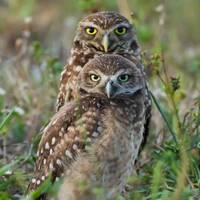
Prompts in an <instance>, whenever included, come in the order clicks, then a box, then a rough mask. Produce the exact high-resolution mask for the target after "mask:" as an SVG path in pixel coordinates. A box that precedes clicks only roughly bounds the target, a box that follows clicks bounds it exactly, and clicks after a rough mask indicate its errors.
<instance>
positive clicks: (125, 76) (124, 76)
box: [118, 74, 130, 83]
mask: <svg viewBox="0 0 200 200" xmlns="http://www.w3.org/2000/svg"><path fill="white" fill-rule="evenodd" d="M129 79H130V76H129V75H128V74H122V75H121V76H119V77H118V80H119V81H120V82H121V83H126V82H128V80H129Z"/></svg>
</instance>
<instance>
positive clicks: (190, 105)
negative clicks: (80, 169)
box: [0, 0, 200, 200]
mask: <svg viewBox="0 0 200 200" xmlns="http://www.w3.org/2000/svg"><path fill="white" fill-rule="evenodd" d="M199 7H200V2H199V1H197V0H190V1H188V0H176V1H174V0H168V1H166V0H163V1H158V0H157V1H156V0H149V1H145V0H129V1H128V0H127V1H122V0H121V1H120V0H118V1H117V0H110V1H105V0H77V1H76V3H74V1H73V0H58V1H50V0H44V1H39V0H35V1H34V0H26V1H25V0H13V1H8V0H3V1H1V2H0V200H8V199H13V200H15V199H23V198H24V194H25V191H26V188H27V185H28V182H29V180H30V177H31V175H32V170H33V166H34V161H35V156H36V148H37V144H38V141H39V138H40V134H39V133H40V129H41V128H42V127H43V126H44V125H45V124H46V123H47V122H48V120H49V119H50V117H51V116H52V114H53V112H54V109H55V108H54V107H55V99H56V95H57V91H58V83H59V77H60V72H61V71H62V68H63V65H64V63H65V59H66V58H67V56H68V55H69V51H70V48H71V41H72V38H73V36H74V31H75V27H76V24H77V22H78V21H79V19H80V17H82V16H83V15H85V14H88V13H90V12H95V11H97V10H120V12H122V13H123V14H124V15H126V16H130V15H129V14H130V13H133V14H132V17H130V20H132V21H133V23H134V24H135V26H136V28H137V34H138V38H139V41H140V44H141V46H142V49H143V50H144V52H143V62H144V64H145V69H146V72H147V77H148V80H149V85H150V88H151V95H152V102H153V113H152V122H151V126H150V134H149V138H148V142H147V145H146V147H145V149H144V151H143V152H142V154H141V156H140V159H139V160H138V163H137V173H136V174H135V175H134V176H132V177H130V178H129V180H128V182H129V185H130V188H129V191H128V192H127V193H126V195H125V197H122V196H119V197H118V198H117V199H118V200H122V199H126V200H169V199H172V200H198V199H200V44H199V33H200V27H199V18H200V13H199ZM47 188H49V185H48V183H46V185H44V186H43V188H42V190H43V189H47ZM38 192H40V191H37V192H36V193H34V194H32V196H31V199H34V198H35V197H36V196H37V195H38ZM98 192H100V190H97V193H98Z"/></svg>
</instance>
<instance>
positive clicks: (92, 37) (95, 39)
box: [56, 12, 143, 111]
mask: <svg viewBox="0 0 200 200" xmlns="http://www.w3.org/2000/svg"><path fill="white" fill-rule="evenodd" d="M105 53H109V54H119V55H121V56H123V57H126V58H128V59H130V60H133V59H134V58H135V57H137V58H139V57H140V48H139V45H138V43H137V38H136V33H135V31H134V28H133V26H132V25H131V24H130V23H129V21H128V20H127V19H126V18H125V17H123V16H122V15H120V14H119V13H116V12H99V13H95V14H91V15H89V16H87V17H85V18H84V19H83V20H81V21H80V23H79V25H78V28H77V31H76V35H75V38H74V42H73V47H72V49H71V55H70V58H69V61H68V63H67V65H66V66H65V67H64V70H63V72H62V74H61V78H60V87H59V93H58V98H57V106H56V107H57V108H56V110H57V111H58V110H59V109H60V107H62V106H63V105H64V104H65V102H68V101H69V100H72V99H74V98H75V95H74V85H75V83H76V80H77V77H78V74H79V72H80V70H81V68H82V67H83V66H84V65H85V64H86V63H87V62H88V61H89V60H90V59H92V58H94V57H95V56H96V55H101V54H105ZM141 68H142V69H141V70H143V67H142V66H141Z"/></svg>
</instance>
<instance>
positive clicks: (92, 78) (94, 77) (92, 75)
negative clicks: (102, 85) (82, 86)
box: [90, 74, 101, 82]
mask: <svg viewBox="0 0 200 200" xmlns="http://www.w3.org/2000/svg"><path fill="white" fill-rule="evenodd" d="M100 79H101V78H100V76H98V75H96V74H91V75H90V80H91V81H94V82H97V81H100Z"/></svg>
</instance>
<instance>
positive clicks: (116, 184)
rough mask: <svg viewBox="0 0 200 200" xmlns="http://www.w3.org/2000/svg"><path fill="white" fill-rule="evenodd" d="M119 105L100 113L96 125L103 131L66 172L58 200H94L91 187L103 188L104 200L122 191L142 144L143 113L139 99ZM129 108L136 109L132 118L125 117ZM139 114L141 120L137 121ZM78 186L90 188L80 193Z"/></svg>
mask: <svg viewBox="0 0 200 200" xmlns="http://www.w3.org/2000/svg"><path fill="white" fill-rule="evenodd" d="M139 100H140V101H139ZM118 103H119V102H118ZM118 103H115V102H109V104H108V105H107V106H105V107H104V109H102V110H101V111H100V112H99V120H98V122H97V123H100V124H101V127H103V131H102V132H101V133H100V132H99V133H96V131H95V132H94V133H93V134H94V135H95V136H96V135H98V136H97V137H96V138H91V139H92V140H93V141H92V144H91V145H90V146H88V147H86V152H84V153H81V154H79V155H78V156H77V158H76V160H75V161H74V162H73V163H72V165H71V167H70V168H69V169H67V170H66V172H65V173H66V174H65V178H64V183H63V185H62V186H61V189H60V192H59V194H58V199H60V200H61V199H65V200H78V199H90V200H95V199H96V198H97V197H96V196H95V194H93V192H92V190H93V189H94V188H100V189H103V191H104V194H103V199H110V198H113V197H115V196H116V195H117V194H119V193H121V192H122V191H123V190H124V186H125V184H126V182H127V178H128V177H129V176H130V175H131V173H132V171H133V169H134V163H135V160H136V158H137V155H138V152H139V148H140V146H141V143H142V141H143V132H144V121H145V114H144V109H141V108H144V101H143V99H142V98H141V99H140V98H139V99H138V102H137V103H136V102H135V101H134V102H131V101H126V102H123V103H122V102H120V106H121V107H119V104H118ZM133 105H134V109H133V108H131V106H133ZM137 108H140V109H137ZM130 109H132V110H135V114H133V115H132V116H129V114H128V112H129V110H130ZM138 114H139V116H140V117H138V118H137V119H136V118H135V115H138ZM81 183H84V184H85V185H88V187H89V188H87V189H86V190H85V191H83V190H82V189H80V188H79V185H80V184H81Z"/></svg>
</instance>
